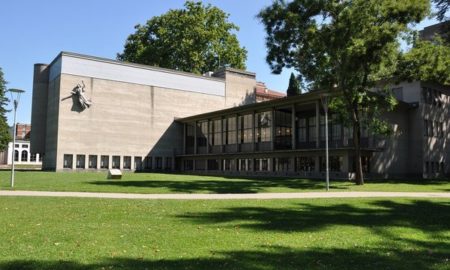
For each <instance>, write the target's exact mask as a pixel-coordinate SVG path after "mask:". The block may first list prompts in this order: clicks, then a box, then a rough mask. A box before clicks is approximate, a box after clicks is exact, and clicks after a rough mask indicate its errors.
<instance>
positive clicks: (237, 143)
mask: <svg viewBox="0 0 450 270" xmlns="http://www.w3.org/2000/svg"><path fill="white" fill-rule="evenodd" d="M235 124H236V127H235V128H236V135H235V139H236V152H239V142H238V138H239V136H238V132H239V129H238V127H239V115H237V114H236V123H235Z"/></svg>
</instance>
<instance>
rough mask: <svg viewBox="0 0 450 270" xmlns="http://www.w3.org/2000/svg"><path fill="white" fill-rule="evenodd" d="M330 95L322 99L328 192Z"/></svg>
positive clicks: (325, 95) (327, 185) (322, 96)
mask: <svg viewBox="0 0 450 270" xmlns="http://www.w3.org/2000/svg"><path fill="white" fill-rule="evenodd" d="M329 97H330V94H323V95H321V97H320V99H321V101H322V106H323V111H324V112H325V167H326V172H325V173H326V176H325V177H326V188H327V191H328V190H330V166H329V155H328V103H329Z"/></svg>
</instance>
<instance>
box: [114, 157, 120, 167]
mask: <svg viewBox="0 0 450 270" xmlns="http://www.w3.org/2000/svg"><path fill="white" fill-rule="evenodd" d="M112 168H113V169H120V156H113V157H112Z"/></svg>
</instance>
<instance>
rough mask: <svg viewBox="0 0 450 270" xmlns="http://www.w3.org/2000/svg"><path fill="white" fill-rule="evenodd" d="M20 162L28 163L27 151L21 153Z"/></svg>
mask: <svg viewBox="0 0 450 270" xmlns="http://www.w3.org/2000/svg"><path fill="white" fill-rule="evenodd" d="M21 161H22V162H24V161H28V151H27V150H23V151H22V155H21Z"/></svg>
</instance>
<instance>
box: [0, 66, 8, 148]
mask: <svg viewBox="0 0 450 270" xmlns="http://www.w3.org/2000/svg"><path fill="white" fill-rule="evenodd" d="M5 95H6V81H5V80H4V78H3V71H2V69H1V68H0V150H5V149H6V148H7V147H8V143H9V142H10V141H11V135H10V133H9V126H8V123H7V121H6V112H7V110H6V106H7V105H8V102H9V99H8V98H7V97H6V96H5Z"/></svg>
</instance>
